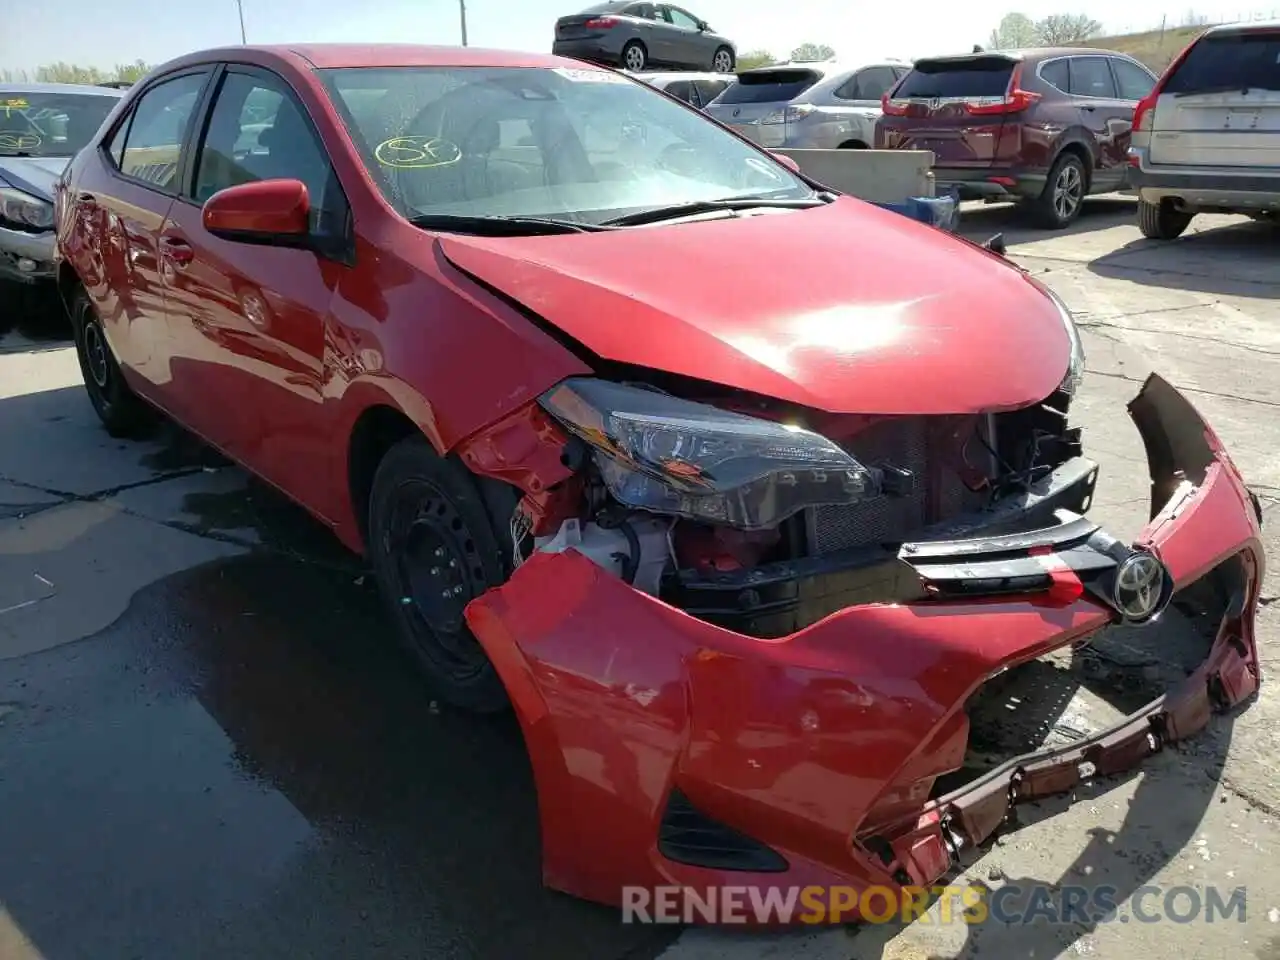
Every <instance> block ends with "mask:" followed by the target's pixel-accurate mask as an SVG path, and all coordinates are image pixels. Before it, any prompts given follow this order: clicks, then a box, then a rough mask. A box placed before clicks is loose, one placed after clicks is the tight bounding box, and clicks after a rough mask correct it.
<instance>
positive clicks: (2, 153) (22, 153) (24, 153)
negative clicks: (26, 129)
mask: <svg viewBox="0 0 1280 960" xmlns="http://www.w3.org/2000/svg"><path fill="white" fill-rule="evenodd" d="M34 156H35V154H34V153H32V152H31V151H30V150H0V157H24V158H25V157H34Z"/></svg>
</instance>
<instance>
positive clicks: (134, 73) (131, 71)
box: [112, 60, 151, 83]
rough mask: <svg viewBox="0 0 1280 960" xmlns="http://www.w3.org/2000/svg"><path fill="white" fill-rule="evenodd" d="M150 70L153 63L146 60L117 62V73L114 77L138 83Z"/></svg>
mask: <svg viewBox="0 0 1280 960" xmlns="http://www.w3.org/2000/svg"><path fill="white" fill-rule="evenodd" d="M150 72H151V64H149V63H147V62H146V61H145V60H135V61H133V63H118V64H116V75H115V76H114V77H112V79H113V80H127V81H128V82H129V83H137V82H138V81H139V80H141V79H142V78H143V77H145V76H146V75H147V74H148V73H150Z"/></svg>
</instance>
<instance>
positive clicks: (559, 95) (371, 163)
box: [58, 46, 1263, 902]
mask: <svg viewBox="0 0 1280 960" xmlns="http://www.w3.org/2000/svg"><path fill="white" fill-rule="evenodd" d="M58 222H59V238H58V239H59V251H60V255H61V264H60V274H59V277H60V283H61V286H62V289H63V292H64V294H65V297H66V300H67V303H68V305H69V307H70V309H71V311H72V314H73V317H74V320H75V325H76V345H77V348H78V350H79V354H80V360H81V364H82V367H83V371H84V375H85V383H86V386H87V389H88V392H89V397H90V399H91V400H92V401H93V404H94V406H95V407H96V409H97V410H98V412H99V414H100V415H101V417H102V419H103V421H104V422H105V424H106V425H107V427H108V429H110V430H111V431H113V432H114V433H124V432H128V431H131V430H133V429H136V428H137V427H138V426H139V425H140V424H141V423H142V422H144V421H145V414H146V412H147V411H150V410H152V409H153V408H159V409H160V410H162V411H165V412H167V413H168V414H170V415H172V416H173V417H174V418H175V419H177V420H178V421H179V422H181V423H182V424H183V425H185V426H187V427H189V428H190V429H192V430H194V431H195V432H197V433H199V434H200V435H201V436H203V437H204V438H205V439H207V440H208V441H209V442H210V443H212V444H214V445H216V446H218V447H219V448H221V449H222V450H223V451H225V452H226V453H227V454H228V455H230V456H231V457H233V458H235V459H236V460H238V461H239V462H241V463H243V464H244V465H245V466H246V467H247V468H249V469H250V470H252V471H253V472H254V473H256V474H258V475H259V476H261V477H263V478H265V479H266V480H267V481H269V482H271V483H273V484H275V485H276V486H278V487H279V488H281V489H282V490H283V491H285V492H286V493H287V494H289V495H290V496H291V497H293V498H294V499H295V500H297V501H298V502H299V503H301V504H303V505H304V506H305V507H307V508H308V509H309V510H310V511H311V512H312V513H314V514H315V515H316V516H317V517H319V518H320V519H321V520H323V521H324V522H326V523H327V524H329V525H330V526H331V527H332V528H333V529H334V530H335V532H336V533H337V535H338V536H339V537H340V538H341V539H342V540H343V541H344V542H345V543H347V544H348V545H349V546H351V547H352V548H353V549H356V550H361V551H363V552H364V553H365V554H366V555H367V557H368V559H369V561H370V563H371V564H372V566H373V567H374V569H375V570H376V571H377V574H378V577H379V579H380V582H381V585H382V589H383V591H384V593H385V595H386V598H387V601H388V609H389V610H390V616H391V619H392V621H393V622H394V628H395V630H396V631H397V633H398V635H399V637H400V638H401V640H402V641H403V642H404V643H405V645H406V647H407V648H408V650H409V651H410V653H411V654H412V655H413V657H414V658H415V660H416V662H417V663H418V664H419V665H420V666H421V669H422V672H423V674H424V675H425V677H426V678H427V680H428V681H429V682H430V684H431V685H432V687H433V688H434V690H435V691H437V692H438V695H439V696H440V697H441V698H443V699H445V700H447V701H450V702H452V703H454V704H457V705H459V706H462V707H467V708H471V709H475V710H481V711H489V710H497V709H502V708H505V707H507V706H508V705H510V706H513V707H514V709H515V711H516V713H517V714H518V715H519V719H520V722H521V723H522V725H523V728H524V732H525V737H526V742H527V745H528V749H529V754H530V757H531V760H532V765H533V770H534V775H535V778H536V781H537V785H538V793H539V813H540V817H541V824H542V833H543V856H544V871H545V879H546V882H547V883H548V884H550V885H552V886H554V887H557V888H559V889H562V890H566V891H569V892H571V893H575V894H579V895H581V896H585V897H590V898H593V899H598V900H603V901H614V902H616V901H618V900H619V898H620V893H621V888H622V887H623V886H624V885H627V884H634V885H653V884H660V883H681V884H687V885H690V886H694V887H698V888H705V887H706V886H708V885H710V884H713V883H724V884H731V885H736V886H766V885H767V886H774V885H778V884H785V885H789V884H809V883H830V884H842V885H853V886H855V887H856V886H859V885H864V886H865V885H871V884H889V883H903V884H905V883H928V882H931V881H933V880H934V879H936V878H937V877H939V876H940V875H941V874H942V873H944V871H946V870H947V869H948V867H949V865H950V863H951V861H952V858H953V857H955V856H957V855H958V852H959V850H960V849H961V848H962V847H964V846H966V845H972V844H977V843H980V842H981V841H983V840H984V839H986V838H987V837H988V836H989V835H990V834H991V833H992V831H993V830H994V829H995V828H996V827H997V826H998V825H999V824H1000V823H1001V822H1002V821H1003V819H1004V818H1005V817H1006V814H1007V812H1008V810H1009V807H1010V805H1011V804H1013V803H1016V802H1018V801H1020V800H1025V799H1030V798H1035V797H1038V796H1042V795H1044V794H1045V793H1049V792H1056V791H1062V790H1066V789H1069V788H1070V787H1072V786H1073V785H1074V784H1076V783H1077V782H1078V780H1079V779H1080V778H1082V777H1087V776H1090V775H1092V774H1093V773H1106V772H1109V771H1113V770H1117V769H1120V768H1123V767H1126V766H1129V765H1131V764H1133V763H1135V762H1136V761H1137V760H1139V759H1140V758H1141V757H1143V756H1145V755H1147V754H1150V753H1152V752H1154V751H1156V750H1159V749H1161V747H1162V746H1163V745H1165V744H1167V743H1170V742H1173V741H1176V740H1178V739H1180V738H1182V737H1185V736H1187V735H1188V734H1189V733H1192V732H1194V731H1195V730H1196V729H1198V728H1199V727H1201V726H1202V725H1203V724H1204V723H1205V722H1206V720H1207V717H1208V715H1209V713H1210V711H1211V710H1212V709H1225V708H1227V707H1230V706H1232V705H1234V704H1238V703H1240V702H1241V701H1242V700H1244V699H1246V698H1247V697H1248V696H1249V695H1250V694H1251V693H1252V692H1253V691H1254V689H1255V688H1256V685H1257V682H1258V674H1257V657H1256V653H1255V647H1254V628H1253V624H1254V613H1255V608H1256V605H1257V602H1258V594H1259V587H1260V583H1261V579H1262V573H1263V557H1262V552H1261V548H1260V545H1259V523H1260V512H1259V510H1258V509H1257V503H1256V500H1255V499H1253V498H1252V496H1251V494H1250V493H1249V492H1248V490H1247V488H1246V487H1245V485H1244V483H1243V481H1242V479H1241V477H1240V475H1239V473H1238V472H1237V470H1236V468H1235V467H1234V466H1233V465H1232V463H1231V461H1230V460H1229V459H1228V457H1227V455H1226V453H1225V452H1224V451H1223V449H1222V447H1221V445H1220V444H1219V443H1218V440H1217V439H1216V437H1215V436H1214V434H1213V433H1212V432H1211V431H1210V429H1209V428H1208V427H1207V426H1206V425H1205V423H1204V422H1203V420H1201V419H1200V417H1199V416H1198V415H1197V414H1196V412H1195V411H1194V410H1193V409H1192V408H1191V406H1190V405H1189V404H1187V402H1186V401H1185V400H1184V399H1183V398H1182V397H1181V396H1180V395H1179V394H1178V393H1176V392H1175V391H1174V390H1173V389H1172V388H1171V387H1170V386H1168V385H1167V384H1166V383H1165V382H1164V381H1162V380H1159V379H1152V380H1150V381H1149V382H1148V383H1147V384H1146V385H1145V386H1144V387H1143V389H1142V391H1141V393H1140V394H1139V396H1138V398H1137V399H1136V400H1135V401H1134V402H1133V403H1132V404H1131V405H1130V408H1129V413H1130V415H1131V416H1132V417H1133V419H1134V420H1135V421H1136V423H1137V426H1138V429H1139V431H1140V432H1141V434H1142V437H1143V439H1144V440H1145V443H1146V447H1147V451H1148V455H1149V458H1150V463H1151V474H1152V513H1151V516H1152V519H1151V522H1150V524H1149V525H1148V526H1147V527H1146V529H1145V530H1144V531H1143V532H1142V533H1141V535H1140V536H1139V537H1138V539H1137V541H1136V542H1135V543H1133V544H1132V545H1128V544H1124V543H1121V542H1118V541H1117V540H1115V539H1113V538H1112V537H1110V536H1108V535H1107V534H1106V533H1105V532H1104V531H1103V530H1101V529H1099V528H1098V527H1097V526H1096V525H1095V524H1093V523H1092V522H1090V521H1089V520H1087V519H1086V518H1085V516H1084V514H1085V512H1086V510H1087V509H1088V507H1089V505H1090V502H1091V500H1092V498H1093V492H1094V485H1095V480H1096V477H1097V474H1098V468H1097V466H1096V464H1095V463H1093V462H1092V461H1091V460H1089V459H1088V458H1087V457H1086V456H1085V454H1084V452H1083V450H1082V441H1081V436H1080V433H1079V431H1078V430H1076V429H1073V428H1071V427H1069V426H1068V411H1069V407H1070V405H1071V402H1072V399H1073V396H1074V395H1075V393H1076V390H1077V387H1078V386H1079V384H1080V378H1081V373H1082V364H1083V357H1082V353H1081V348H1080V341H1079V338H1078V335H1077V332H1076V329H1075V326H1074V324H1073V322H1072V319H1071V317H1070V315H1069V314H1068V312H1067V310H1066V309H1065V308H1064V307H1063V305H1062V304H1061V303H1060V302H1059V301H1058V300H1057V299H1056V298H1055V297H1054V296H1053V295H1052V294H1051V293H1050V292H1049V291H1048V290H1047V289H1045V288H1044V287H1043V286H1041V285H1040V284H1039V283H1037V282H1036V281H1035V280H1034V279H1033V278H1031V277H1029V276H1028V275H1026V274H1025V273H1023V272H1021V271H1019V270H1018V269H1017V268H1015V267H1013V266H1011V265H1010V264H1008V263H1007V262H1005V261H1004V260H1002V259H1001V258H1000V257H998V256H996V255H994V254H992V253H990V252H988V251H985V250H982V249H980V248H978V247H976V246H974V245H972V244H968V243H966V242H964V241H962V240H959V239H957V238H955V237H952V236H949V235H946V234H943V233H941V232H938V231H935V230H933V229H931V228H929V227H926V226H924V225H921V224H918V223H915V222H912V221H910V220H908V219H906V218H904V217H900V216H898V215H897V214H895V213H891V212H887V211H883V210H880V209H877V208H876V207H873V206H870V205H867V204H864V203H862V202H860V201H858V200H855V199H852V198H849V197H843V196H834V195H832V194H830V193H828V192H826V191H824V190H823V189H822V188H821V187H819V186H816V185H815V184H812V183H810V182H808V181H807V180H805V179H804V178H802V177H800V176H798V175H796V174H795V173H794V172H792V171H791V170H790V169H789V168H788V167H787V166H785V165H783V164H781V163H779V162H777V161H776V160H775V159H773V158H771V157H770V156H769V154H767V153H765V152H763V151H761V150H760V149H758V148H757V147H755V146H754V145H752V144H750V143H747V142H745V141H743V140H741V139H739V138H737V137H736V136H735V135H733V134H731V133H729V132H728V131H726V130H725V129H723V128H721V127H720V126H718V125H717V124H715V123H714V122H712V121H710V120H709V119H707V118H706V117H705V116H703V115H701V114H699V113H698V112H697V111H696V110H693V109H691V108H689V107H687V106H686V105H683V104H680V103H678V102H676V101H674V100H671V99H669V98H667V97H665V96H663V95H662V94H660V93H658V92H656V91H654V90H652V89H650V88H648V87H646V86H644V85H642V84H640V83H637V82H634V81H632V80H631V79H629V78H627V77H625V76H623V75H620V74H617V73H614V72H611V71H607V70H602V69H596V68H593V67H585V66H583V65H580V64H573V63H570V62H569V61H563V60H558V59H555V58H551V57H539V56H526V55H519V54H508V53H486V52H483V51H476V50H459V49H429V48H417V47H341V46H338V47H305V48H295V49H265V48H263V49H258V48H234V49H227V50H216V51H211V52H207V53H203V54H196V55H192V56H188V57H185V58H182V59H181V60H178V61H175V62H173V63H170V64H168V65H166V66H164V67H162V68H159V69H158V70H157V71H155V72H154V73H153V74H152V75H151V76H149V77H148V78H146V79H145V80H143V81H142V82H140V83H138V84H137V85H135V86H134V87H133V89H132V90H131V91H130V93H129V95H128V97H127V98H126V99H125V100H124V102H123V103H122V105H121V107H120V108H119V109H118V110H117V111H116V112H115V114H114V115H113V117H112V118H111V119H110V120H109V121H108V123H107V125H106V126H105V127H104V129H103V131H102V132H101V134H100V135H99V137H98V140H97V141H96V142H95V143H94V145H93V146H92V147H91V148H90V149H87V150H85V151H84V152H83V153H82V154H80V156H79V157H77V158H76V160H75V162H74V163H73V164H72V165H71V168H70V169H69V172H68V173H67V175H66V177H65V178H64V180H63V183H62V185H61V188H60V192H59V196H58ZM1117 415H1119V412H1118V411H1117ZM1157 618H1158V620H1159V622H1158V624H1156V625H1152V624H1153V623H1154V622H1155V621H1156V620H1157ZM1178 618H1181V619H1182V621H1185V622H1184V623H1183V626H1187V625H1188V624H1189V625H1190V626H1188V630H1189V631H1190V633H1189V634H1187V635H1188V636H1190V637H1191V639H1190V640H1186V639H1185V637H1184V638H1183V639H1182V640H1180V641H1178V644H1181V645H1178V644H1175V643H1174V642H1173V641H1166V640H1164V639H1163V638H1162V636H1163V632H1164V631H1166V630H1167V629H1169V628H1170V627H1171V626H1172V621H1174V620H1176V619H1178ZM1140 625H1142V626H1140ZM1117 630H1119V631H1132V633H1133V636H1134V637H1135V638H1137V637H1147V638H1151V637H1156V638H1161V639H1160V640H1159V643H1160V644H1161V645H1162V646H1159V647H1158V649H1159V650H1160V651H1161V652H1160V654H1159V656H1158V658H1157V660H1158V663H1159V665H1160V668H1161V669H1162V670H1164V674H1165V676H1164V679H1165V680H1168V681H1169V686H1170V690H1169V692H1168V693H1167V694H1165V695H1164V696H1162V697H1161V696H1160V694H1161V691H1159V690H1152V689H1148V688H1147V687H1146V686H1142V685H1139V687H1138V688H1137V690H1138V692H1139V693H1141V694H1142V696H1141V698H1140V699H1137V700H1135V699H1134V689H1133V688H1131V687H1129V686H1126V685H1125V684H1117V685H1115V686H1116V689H1117V690H1121V693H1123V695H1120V694H1117V695H1116V696H1115V697H1113V698H1112V703H1111V708H1112V712H1111V714H1110V716H1109V717H1104V714H1105V713H1106V711H1105V710H1103V709H1102V708H1101V707H1098V709H1097V710H1095V711H1093V712H1090V710H1092V708H1090V710H1086V711H1084V712H1085V714H1087V716H1085V717H1084V719H1081V718H1080V717H1076V716H1074V715H1073V716H1072V717H1067V718H1064V716H1063V715H1062V714H1061V710H1060V709H1059V710H1058V714H1056V715H1050V716H1048V717H1047V720H1046V718H1045V715H1046V714H1049V713H1051V711H1052V710H1054V709H1058V708H1057V704H1058V699H1057V698H1056V697H1053V696H1050V695H1048V694H1044V695H1043V696H1039V697H1037V696H1036V695H1032V696H1031V697H1027V696H1025V695H1024V694H1025V690H1024V689H1023V688H1020V687H1018V684H1019V683H1024V684H1025V681H1026V678H1027V677H1028V676H1030V677H1032V678H1033V679H1034V678H1035V677H1036V676H1039V677H1041V679H1042V680H1043V679H1044V676H1045V675H1044V674H1036V673H1035V670H1036V669H1039V668H1042V667H1044V666H1045V665H1046V664H1048V665H1049V666H1050V667H1051V668H1053V669H1051V670H1050V673H1051V674H1053V675H1055V676H1056V675H1057V674H1059V673H1067V672H1069V670H1070V669H1073V668H1075V667H1077V666H1087V665H1088V663H1089V662H1091V661H1090V658H1091V657H1095V654H1097V653H1098V652H1099V651H1102V652H1104V653H1105V651H1106V645H1107V643H1108V642H1109V640H1108V638H1109V637H1112V636H1113V634H1114V632H1115V631H1117ZM1135 642H1136V641H1135ZM1128 645H1129V646H1132V644H1128ZM1175 647H1176V650H1177V656H1175V655H1174V651H1175ZM1184 654H1185V656H1184ZM1103 659H1104V660H1105V658H1103ZM1114 660H1115V658H1114V657H1113V658H1112V661H1109V662H1112V666H1114ZM1095 666H1096V663H1095ZM1148 666H1149V665H1148ZM1059 668H1060V669H1059ZM1118 669H1120V670H1121V672H1123V669H1124V667H1123V665H1121V667H1120V668H1118ZM1028 671H1030V673H1029V672H1028ZM1104 672H1105V671H1104ZM1157 672H1159V671H1157ZM1143 677H1146V678H1147V679H1148V680H1149V679H1150V671H1146V672H1144V673H1143ZM1019 678H1022V679H1021V680H1019ZM1175 681H1176V682H1175ZM1122 688H1123V689H1122ZM1112 692H1115V691H1112ZM1015 693H1017V696H1016V697H1015ZM1126 698H1127V699H1126ZM1015 699H1020V700H1021V702H1022V705H1023V707H1027V706H1028V705H1029V706H1030V707H1031V708H1032V709H1033V712H1034V711H1035V710H1039V716H1040V719H1041V720H1044V721H1045V722H1044V723H1040V724H1039V726H1042V727H1044V728H1046V729H1050V735H1049V736H1039V737H1038V738H1034V739H1024V740H1018V741H1016V742H1015V741H1014V740H1011V739H1009V738H1008V737H1007V736H1006V734H1008V732H1009V729H1010V727H1011V724H1010V723H1009V722H1008V721H1005V720H1002V719H995V720H993V717H994V718H1004V717H1008V716H1010V714H1009V713H1008V712H1007V711H1006V710H1004V709H1003V708H1004V707H1005V706H1008V705H1009V702H1011V701H1013V700H1015ZM1068 720H1070V722H1067V721H1068Z"/></svg>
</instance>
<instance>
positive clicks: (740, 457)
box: [540, 378, 880, 530]
mask: <svg viewBox="0 0 1280 960" xmlns="http://www.w3.org/2000/svg"><path fill="white" fill-rule="evenodd" d="M540 403H541V404H542V406H543V408H544V409H546V410H547V411H548V412H549V413H550V414H551V415H552V416H553V417H555V418H556V419H557V420H558V421H559V422H560V423H562V424H564V426H565V427H566V428H567V429H568V430H569V431H571V432H572V433H573V434H574V435H576V436H578V437H581V438H582V439H583V440H585V441H586V442H587V443H588V444H589V445H590V446H591V448H592V451H593V454H594V458H595V462H596V465H597V466H598V467H599V470H600V474H601V476H602V477H603V479H604V482H605V485H606V486H607V487H608V489H609V492H610V493H611V494H612V495H613V497H614V498H615V499H616V500H618V502H619V503H622V504H624V505H626V506H628V507H632V508H634V509H638V510H648V511H652V512H655V513H663V514H670V515H674V516H680V517H689V518H691V519H695V520H702V521H705V522H708V523H722V524H728V525H730V526H734V527H739V528H741V529H746V530H759V529H764V528H768V527H773V526H776V525H777V524H778V523H780V522H782V521H783V520H785V519H786V518H787V517H789V516H791V515H793V514H795V513H797V512H798V511H800V510H803V509H805V508H806V507H813V506H820V505H823V504H841V503H852V502H854V501H856V500H859V499H862V498H865V497H870V496H875V495H876V494H877V493H879V490H880V471H878V470H873V469H869V468H867V467H864V466H863V465H862V464H860V463H858V462H857V461H856V460H854V459H853V458H852V457H851V456H849V455H848V454H847V453H845V452H844V451H843V450H841V449H840V447H839V446H837V445H836V444H834V443H832V442H831V441H830V440H828V439H827V438H826V437H823V436H820V435H818V434H816V433H813V432H811V431H809V430H805V429H803V428H801V427H795V426H789V425H787V424H781V423H774V422H772V421H769V420H760V419H757V418H755V417H748V416H744V415H742V414H736V413H728V412H726V411H724V410H719V409H717V408H716V407H711V406H707V405H706V404H701V403H694V402H692V401H689V400H681V399H679V398H678V397H672V396H669V395H667V394H664V393H657V392H655V391H652V390H646V389H643V388H640V387H634V386H627V385H624V384H618V383H610V382H608V381H605V380H595V379H591V378H573V379H570V380H566V381H564V382H563V383H561V384H560V385H558V386H556V387H553V388H552V389H551V390H549V391H547V393H545V394H544V395H543V396H542V397H541V399H540Z"/></svg>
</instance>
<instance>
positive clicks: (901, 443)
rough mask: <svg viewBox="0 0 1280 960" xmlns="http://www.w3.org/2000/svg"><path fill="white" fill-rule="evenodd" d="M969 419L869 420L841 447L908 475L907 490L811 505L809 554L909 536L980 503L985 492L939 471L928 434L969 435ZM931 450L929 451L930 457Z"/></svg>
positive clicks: (948, 471)
mask: <svg viewBox="0 0 1280 960" xmlns="http://www.w3.org/2000/svg"><path fill="white" fill-rule="evenodd" d="M973 423H974V421H973V418H971V417H964V416H957V417H901V418H894V419H891V420H885V421H882V422H880V423H876V424H872V425H871V426H870V427H868V428H867V429H866V430H863V431H862V432H861V433H859V434H858V435H857V436H856V437H854V438H853V439H852V440H851V441H850V442H849V443H847V444H846V445H845V449H846V450H848V452H849V453H850V454H852V455H853V456H854V457H856V458H857V459H858V461H859V462H861V463H863V464H865V465H867V466H880V465H883V464H892V465H893V466H895V467H899V468H902V469H905V470H909V471H911V473H912V476H913V478H914V482H913V484H912V487H911V491H910V493H908V494H907V495H905V496H900V497H888V496H881V497H876V498H875V499H873V500H867V501H865V502H863V503H857V504H853V505H851V506H827V507H815V508H813V509H811V510H809V511H807V514H806V517H805V519H806V524H807V534H808V540H809V551H810V553H811V554H819V555H820V554H824V553H832V552H833V551H836V550H847V549H850V548H852V547H861V546H868V545H871V544H875V543H896V542H900V541H902V540H907V539H910V538H911V536H912V535H913V534H915V533H916V532H918V531H919V530H921V529H923V528H924V527H926V526H928V525H930V524H933V523H937V522H939V521H941V520H945V519H947V518H949V517H953V516H956V515H957V514H960V513H964V512H965V511H968V510H975V509H978V508H979V507H981V506H982V504H983V503H984V501H985V495H984V494H983V493H982V492H981V491H979V492H974V491H972V490H970V489H969V488H968V487H966V486H965V485H964V482H963V481H962V480H961V478H960V477H959V475H958V474H957V473H956V472H955V470H953V469H951V468H949V467H944V468H942V469H938V464H937V463H936V462H935V461H936V460H937V454H936V450H937V447H938V441H937V440H934V451H931V450H930V434H932V435H933V436H934V437H935V438H936V437H939V435H941V436H942V437H949V436H950V433H951V432H954V431H955V430H957V429H959V430H963V431H965V432H969V433H972V431H973V429H974V427H973ZM931 453H932V455H931Z"/></svg>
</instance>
